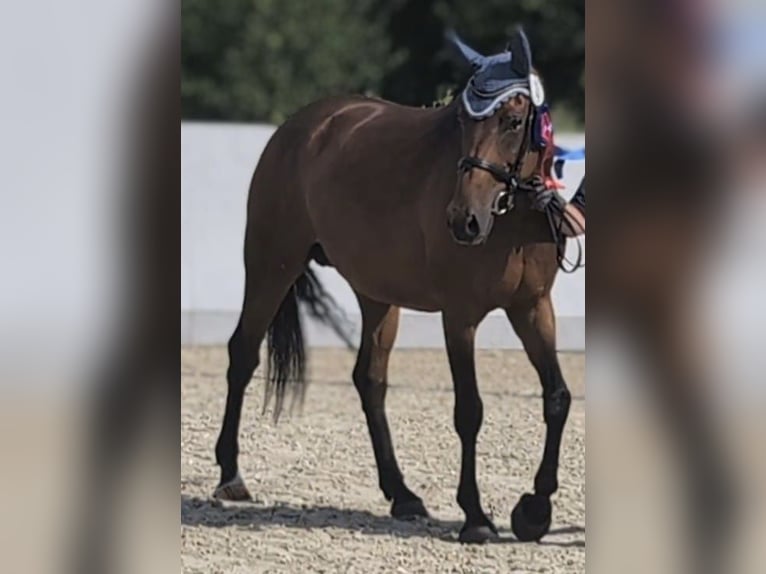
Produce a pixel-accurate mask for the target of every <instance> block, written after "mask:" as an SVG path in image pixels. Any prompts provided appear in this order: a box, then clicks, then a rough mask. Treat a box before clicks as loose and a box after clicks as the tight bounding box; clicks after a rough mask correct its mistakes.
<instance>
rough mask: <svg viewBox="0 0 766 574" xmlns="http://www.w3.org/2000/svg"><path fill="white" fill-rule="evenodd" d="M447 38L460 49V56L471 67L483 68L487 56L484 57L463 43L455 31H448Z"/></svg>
mask: <svg viewBox="0 0 766 574" xmlns="http://www.w3.org/2000/svg"><path fill="white" fill-rule="evenodd" d="M444 35H445V37H446V38H447V40H448V41H449V42H450V43H451V44H452V45H453V46H454V47H455V48H457V49H458V51H459V52H460V55H461V56H462V57H463V59H464V60H466V61H467V62H468V63H469V64H471V66H473V67H474V68H481V66H482V65H483V64H484V62H485V61H486V59H487V58H486V56H483V55H482V54H480V53H479V52H477V51H476V50H474V49H473V48H471V47H470V46H469V45H467V44H466V43H465V42H463V41H462V40H461V39H460V37H459V36H458V35H457V34H456V33H455V31H454V30H447V31H446V32H445V34H444Z"/></svg>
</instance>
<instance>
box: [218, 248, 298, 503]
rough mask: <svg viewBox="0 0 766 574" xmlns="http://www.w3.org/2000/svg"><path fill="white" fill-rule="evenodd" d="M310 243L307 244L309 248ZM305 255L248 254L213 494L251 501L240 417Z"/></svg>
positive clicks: (233, 344) (233, 337) (228, 373)
mask: <svg viewBox="0 0 766 574" xmlns="http://www.w3.org/2000/svg"><path fill="white" fill-rule="evenodd" d="M307 250H308V247H307V248H306V251H307ZM304 258H305V254H304V256H303V257H299V256H297V255H296V256H295V257H285V258H283V259H281V260H280V262H279V263H278V264H275V265H271V264H269V262H268V261H266V259H268V255H266V256H265V257H264V256H262V255H261V253H256V254H252V253H251V254H249V256H246V271H247V279H246V285H245V300H244V303H243V305H242V313H241V315H240V319H239V322H238V323H237V327H236V329H235V330H234V334H233V335H232V336H231V339H230V340H229V368H228V371H227V373H226V381H227V383H228V393H227V396H226V412H225V414H224V419H223V425H222V427H221V433H220V435H219V437H218V442H217V443H216V447H215V455H216V461H217V462H218V465H219V466H220V467H221V480H220V482H219V484H218V487H217V488H216V490H215V493H214V496H215V497H216V498H221V499H225V500H247V499H249V498H250V493H249V492H248V491H247V488H246V487H245V483H244V481H243V480H242V478H241V476H240V475H239V469H238V465H237V456H238V455H239V441H238V434H239V419H240V414H241V412H242V401H243V398H244V395H245V389H246V388H247V385H248V383H249V382H250V379H251V378H252V376H253V373H254V372H255V369H256V368H257V367H258V364H259V356H258V353H259V349H260V346H261V342H262V341H263V339H264V337H265V335H266V331H267V330H268V328H269V324H270V323H271V321H272V319H273V318H274V315H275V314H276V312H277V310H278V309H279V306H280V304H281V302H282V300H283V299H284V297H285V295H286V294H287V292H288V290H289V289H290V286H291V285H292V284H293V282H294V281H295V280H296V279H297V277H298V276H299V275H300V273H301V272H302V271H303V269H304V267H305V261H304Z"/></svg>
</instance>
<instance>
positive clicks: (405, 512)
mask: <svg viewBox="0 0 766 574" xmlns="http://www.w3.org/2000/svg"><path fill="white" fill-rule="evenodd" d="M391 516H393V517H394V518H398V519H399V520H409V519H412V518H416V517H418V516H422V517H423V518H428V511H427V510H426V507H425V506H423V501H422V500H420V499H419V498H411V499H409V500H403V501H401V502H397V501H396V500H395V501H394V503H393V504H392V505H391Z"/></svg>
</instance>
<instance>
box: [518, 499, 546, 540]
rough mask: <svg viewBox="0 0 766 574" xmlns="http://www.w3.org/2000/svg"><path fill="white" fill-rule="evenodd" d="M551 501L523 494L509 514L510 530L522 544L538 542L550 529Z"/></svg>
mask: <svg viewBox="0 0 766 574" xmlns="http://www.w3.org/2000/svg"><path fill="white" fill-rule="evenodd" d="M551 512H552V510H551V501H550V499H549V498H548V497H547V496H542V495H540V494H523V495H522V496H521V498H520V499H519V502H518V503H516V506H515V507H514V509H513V512H512V513H511V529H512V530H513V533H514V535H516V538H518V539H519V540H521V541H522V542H532V541H533V540H534V541H537V540H540V539H541V538H542V537H543V536H545V535H546V534H547V533H548V530H550V527H551Z"/></svg>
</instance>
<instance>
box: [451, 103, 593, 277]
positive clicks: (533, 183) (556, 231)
mask: <svg viewBox="0 0 766 574" xmlns="http://www.w3.org/2000/svg"><path fill="white" fill-rule="evenodd" d="M534 115H535V112H534V111H533V112H530V113H529V114H528V115H527V120H526V124H525V127H524V141H523V144H522V147H521V149H520V150H519V153H518V155H517V156H516V162H515V164H514V165H513V167H511V164H505V165H501V164H497V163H493V162H490V161H487V160H485V159H482V158H480V157H476V156H470V155H466V156H463V157H461V158H460V160H459V161H458V162H457V169H458V173H460V174H463V173H466V172H469V171H471V170H472V169H480V170H482V171H486V172H487V173H489V174H490V175H491V176H492V177H493V178H494V179H495V181H497V182H498V183H501V184H503V187H502V188H500V190H499V191H498V192H497V195H496V196H495V199H494V200H493V201H492V207H491V212H492V215H495V216H498V215H505V214H506V213H508V212H509V211H510V210H511V209H512V208H513V206H514V196H515V195H516V193H519V192H524V193H532V194H538V193H541V192H543V191H545V190H546V187H545V183H544V182H543V180H542V178H541V177H539V176H532V177H531V178H529V179H528V180H526V181H521V180H520V177H519V176H520V172H521V166H522V163H523V160H524V158H526V155H527V152H528V151H529V148H530V147H531V145H530V143H531V130H530V127H531V125H532V123H533V120H532V118H533V117H534ZM545 215H546V217H547V219H548V226H549V227H550V230H551V235H552V237H553V241H554V243H555V244H556V258H557V263H558V267H559V269H561V270H562V271H563V272H564V273H574V272H575V271H577V269H579V268H580V267H585V264H584V263H583V249H582V243H581V242H580V238H579V237H575V239H576V240H577V259H575V261H569V260H568V259H567V257H566V241H567V236H566V235H564V233H563V231H562V228H563V226H564V220H565V217H566V216H565V214H564V208H563V207H562V206H560V205H558V204H557V203H556V202H554V201H551V202H549V203H548V204H547V205H546V206H545ZM556 216H557V217H556ZM557 219H558V224H557V223H556V220H557ZM567 265H568V267H567Z"/></svg>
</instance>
